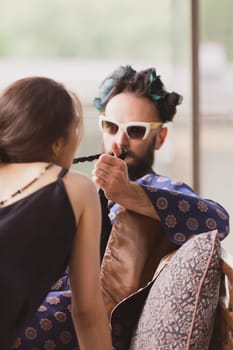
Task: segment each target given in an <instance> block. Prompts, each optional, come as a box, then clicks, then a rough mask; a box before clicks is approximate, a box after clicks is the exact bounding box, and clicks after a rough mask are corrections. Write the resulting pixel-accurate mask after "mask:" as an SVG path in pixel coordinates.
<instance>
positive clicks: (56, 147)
mask: <svg viewBox="0 0 233 350" xmlns="http://www.w3.org/2000/svg"><path fill="white" fill-rule="evenodd" d="M63 145H64V139H63V137H59V138H58V139H57V140H56V141H55V142H54V143H53V144H52V161H53V162H54V163H56V162H57V160H58V159H59V158H60V156H61V153H62V149H63Z"/></svg>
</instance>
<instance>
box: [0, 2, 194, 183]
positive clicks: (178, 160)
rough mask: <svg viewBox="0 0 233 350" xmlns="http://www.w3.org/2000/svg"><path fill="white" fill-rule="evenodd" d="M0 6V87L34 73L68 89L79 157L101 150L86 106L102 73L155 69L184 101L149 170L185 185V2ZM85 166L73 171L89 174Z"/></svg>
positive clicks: (93, 117) (187, 171) (187, 176)
mask: <svg viewBox="0 0 233 350" xmlns="http://www.w3.org/2000/svg"><path fill="white" fill-rule="evenodd" d="M0 1H1V5H2V9H4V11H1V13H0V55H1V57H2V59H1V61H0V69H1V81H0V84H1V86H0V87H2V86H4V85H6V84H7V83H9V82H10V81H13V80H15V79H17V78H20V77H22V76H25V75H27V76H28V75H39V74H40V75H46V76H50V77H54V78H56V79H58V80H61V81H63V82H64V83H65V84H67V85H68V86H69V87H71V88H73V89H74V90H75V91H76V92H77V93H78V95H79V96H80V98H81V99H82V101H83V104H84V114H85V135H84V138H83V143H82V145H81V148H80V150H79V152H78V154H79V155H86V154H93V153H96V152H99V151H100V140H101V135H100V133H99V130H98V113H97V111H95V110H94V108H93V107H92V100H93V98H94V97H95V95H96V93H97V88H98V85H99V84H100V82H101V81H102V80H103V79H104V78H105V76H106V74H108V73H109V72H111V71H112V70H114V69H115V68H116V67H118V66H119V65H122V64H131V65H132V66H133V67H135V68H136V69H141V68H146V67H150V66H151V67H156V69H157V71H158V73H159V74H160V75H161V77H162V79H163V80H164V81H165V82H166V85H167V89H169V90H174V91H177V92H179V93H180V94H182V95H184V103H183V105H182V106H180V107H179V108H178V113H177V116H176V118H175V121H174V123H173V125H170V127H169V129H170V130H169V137H168V140H167V144H166V145H165V146H164V147H163V149H162V150H161V151H160V152H158V155H157V158H156V170H157V171H158V172H161V173H165V174H167V175H168V176H169V175H170V176H175V177H177V178H180V179H183V180H185V181H187V182H189V183H190V182H191V170H190V169H191V168H190V159H191V157H190V152H191V149H190V139H191V138H190V137H189V134H190V118H189V115H190V113H189V98H190V88H189V37H188V35H189V34H188V33H189V8H188V4H187V2H186V1H184V0H164V1H162V2H161V1H158V0H147V3H146V6H145V3H143V2H142V1H139V0H137V1H135V0H128V1H125V0H111V1H107V0H100V1H98V2H93V1H88V0H75V1H74V0H56V1H54V0H33V1H29V0H21V1H20V3H17V2H15V1H13V0H0ZM13 5H14V6H13ZM177 18H179V20H177ZM173 135H174V136H173ZM184 163H185V164H186V167H185V168H183V167H182V164H184ZM92 167H93V164H86V163H85V164H79V165H77V168H78V169H81V170H83V171H85V172H86V173H88V174H90V173H91V169H92Z"/></svg>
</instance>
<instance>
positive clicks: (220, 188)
mask: <svg viewBox="0 0 233 350" xmlns="http://www.w3.org/2000/svg"><path fill="white" fill-rule="evenodd" d="M200 4H201V7H200V15H201V17H200V19H201V28H200V30H201V37H200V41H201V42H200V52H199V53H200V97H201V99H200V111H201V167H200V169H201V192H202V195H204V196H206V197H210V198H215V199H216V200H217V201H218V202H220V203H222V204H223V205H224V206H225V207H226V209H228V211H229V213H230V214H232V213H233V204H232V198H231V197H232V196H231V194H232V191H233V190H232V183H231V181H232V177H233V138H232V135H233V89H232V82H233V2H232V1H231V0H223V1H221V2H219V1H217V0H205V1H200ZM232 224H233V222H232V218H231V225H230V226H231V227H232ZM223 245H224V246H225V247H226V248H227V249H229V250H231V252H233V240H232V237H231V234H230V235H229V236H228V238H227V239H226V240H225V241H223Z"/></svg>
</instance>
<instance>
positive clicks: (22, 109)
mask: <svg viewBox="0 0 233 350" xmlns="http://www.w3.org/2000/svg"><path fill="white" fill-rule="evenodd" d="M74 118H77V119H78V120H79V122H80V126H82V107H81V103H80V102H79V99H78V98H77V96H76V95H75V94H74V93H72V92H69V91H68V90H66V89H65V87H64V86H63V85H62V84H60V83H58V82H56V81H54V80H52V79H49V78H45V77H29V78H24V79H20V80H17V81H16V82H14V83H12V84H11V85H9V86H8V87H7V88H6V89H5V90H3V91H2V92H1V93H0V162H34V161H51V157H52V154H51V153H52V147H51V146H52V144H53V143H54V142H55V141H56V140H57V139H58V138H59V137H63V138H64V139H66V138H67V131H68V128H69V125H70V123H71V122H72V120H73V119H74Z"/></svg>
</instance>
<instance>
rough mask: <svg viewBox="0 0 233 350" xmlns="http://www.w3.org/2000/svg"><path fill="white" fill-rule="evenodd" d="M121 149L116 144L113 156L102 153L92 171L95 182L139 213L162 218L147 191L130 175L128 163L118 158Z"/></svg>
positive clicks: (122, 203)
mask: <svg viewBox="0 0 233 350" xmlns="http://www.w3.org/2000/svg"><path fill="white" fill-rule="evenodd" d="M121 153H122V151H121V149H120V148H119V147H118V146H117V145H116V144H114V145H113V154H114V155H113V156H111V155H108V154H102V155H101V156H100V157H99V159H98V161H97V162H96V164H95V167H94V170H93V172H92V175H93V180H94V182H95V183H96V184H97V185H98V186H99V187H100V188H101V189H102V190H103V191H104V194H105V196H106V198H108V199H109V200H111V201H113V202H116V203H118V204H120V205H121V206H122V207H124V208H126V209H129V210H131V211H134V212H136V213H138V214H142V215H147V216H150V217H152V218H154V219H157V220H160V219H159V216H158V214H157V213H156V211H155V209H154V207H153V205H152V203H151V201H150V200H149V198H148V197H147V195H146V193H145V191H144V190H143V189H142V188H141V186H140V185H138V184H137V183H134V182H131V181H130V180H129V177H128V168H127V164H126V163H125V162H124V161H123V160H121V159H120V158H118V157H119V156H120V155H121Z"/></svg>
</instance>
